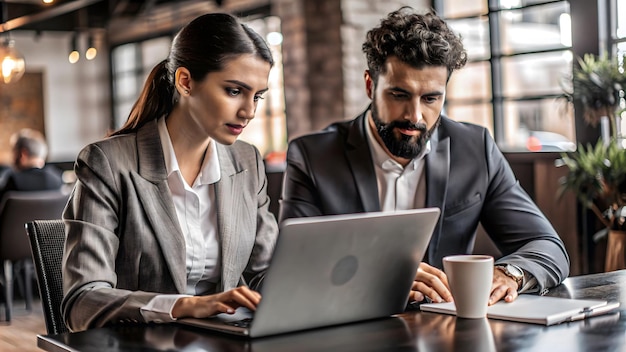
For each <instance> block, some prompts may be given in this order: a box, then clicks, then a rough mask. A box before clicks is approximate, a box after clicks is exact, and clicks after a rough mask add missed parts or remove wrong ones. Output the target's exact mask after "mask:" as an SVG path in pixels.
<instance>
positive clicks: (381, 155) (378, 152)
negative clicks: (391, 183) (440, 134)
mask: <svg viewBox="0 0 626 352" xmlns="http://www.w3.org/2000/svg"><path fill="white" fill-rule="evenodd" d="M371 115H372V112H371V110H368V112H367V116H366V118H365V119H363V120H364V121H365V132H366V135H367V142H368V144H369V146H370V150H371V151H372V160H373V161H374V165H378V166H380V167H381V168H383V169H385V170H388V169H390V168H398V167H400V168H401V169H404V167H402V165H400V163H398V162H397V161H395V160H393V159H392V158H391V157H390V156H389V154H387V152H385V150H384V149H383V147H382V146H381V145H380V144H378V141H377V140H376V137H374V133H373V132H372V129H371V127H370V124H369V119H371V118H372V117H371ZM428 153H430V140H429V141H427V142H426V147H425V148H424V149H423V150H422V152H421V153H420V154H419V155H418V156H416V157H415V158H413V160H412V161H411V162H410V163H409V164H408V165H407V167H411V168H413V169H416V168H417V166H418V165H419V162H420V161H421V160H422V159H424V157H425V156H426V155H427V154H428Z"/></svg>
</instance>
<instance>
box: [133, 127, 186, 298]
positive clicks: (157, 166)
mask: <svg viewBox="0 0 626 352" xmlns="http://www.w3.org/2000/svg"><path fill="white" fill-rule="evenodd" d="M137 152H138V155H139V156H138V160H139V172H138V173H132V175H131V176H132V179H133V182H135V186H136V188H137V190H138V192H137V195H138V197H139V200H140V201H141V204H142V206H143V207H144V209H145V210H146V211H145V214H146V217H147V218H148V221H149V222H150V224H151V225H152V229H153V230H154V233H155V236H156V237H157V240H158V241H159V244H160V246H161V251H162V252H163V258H164V260H165V261H166V263H167V265H168V267H169V268H170V272H171V274H172V275H171V276H172V278H173V280H174V285H175V287H176V289H177V290H178V292H180V293H184V292H185V291H186V287H187V274H186V263H185V262H186V258H185V251H186V249H185V239H184V236H183V233H182V231H181V229H180V225H179V224H178V218H177V216H176V209H175V207H174V203H173V202H172V197H171V196H170V194H171V193H170V191H169V186H168V184H167V170H166V168H165V159H164V157H163V149H162V147H161V139H160V137H159V132H158V128H157V123H156V121H154V122H149V123H148V124H146V125H145V126H144V127H142V128H140V129H139V131H138V132H137Z"/></svg>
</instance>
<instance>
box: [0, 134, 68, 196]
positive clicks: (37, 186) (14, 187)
mask: <svg viewBox="0 0 626 352" xmlns="http://www.w3.org/2000/svg"><path fill="white" fill-rule="evenodd" d="M11 151H12V153H13V170H11V171H8V172H7V173H6V175H5V177H6V181H5V183H4V187H2V188H0V198H1V197H2V195H3V194H4V193H5V192H7V191H45V190H57V189H61V187H62V186H63V179H62V178H61V170H59V169H58V168H57V167H55V166H52V165H47V164H46V158H47V157H48V145H47V143H46V140H45V138H44V136H43V134H42V133H41V132H39V131H36V130H33V129H30V128H24V129H22V130H20V131H18V132H16V133H15V134H13V135H12V136H11ZM1 172H2V171H0V179H1V178H2V177H3V176H2V174H1ZM0 181H1V180H0ZM1 185H2V184H1V183H0V187H1Z"/></svg>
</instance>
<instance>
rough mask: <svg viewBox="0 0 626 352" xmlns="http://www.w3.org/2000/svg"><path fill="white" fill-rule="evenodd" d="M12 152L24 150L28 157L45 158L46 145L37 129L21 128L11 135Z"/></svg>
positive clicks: (46, 152) (46, 153)
mask: <svg viewBox="0 0 626 352" xmlns="http://www.w3.org/2000/svg"><path fill="white" fill-rule="evenodd" d="M10 143H11V145H12V147H13V152H14V153H20V152H26V153H27V154H28V155H29V156H30V157H36V158H41V159H45V158H46V157H47V156H48V145H47V144H46V140H45V138H44V137H43V134H42V133H41V132H39V131H36V130H33V129H30V128H23V129H21V130H19V131H18V132H16V133H14V134H13V135H12V136H11V141H10Z"/></svg>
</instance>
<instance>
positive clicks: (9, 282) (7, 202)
mask: <svg viewBox="0 0 626 352" xmlns="http://www.w3.org/2000/svg"><path fill="white" fill-rule="evenodd" d="M68 197H69V195H68V194H66V193H64V192H61V191H31V192H26V191H10V192H6V193H5V194H4V196H3V197H2V200H1V201H0V262H2V263H3V265H2V268H1V269H0V271H1V272H2V274H3V276H4V303H5V306H6V309H5V315H6V321H7V322H10V321H11V311H12V307H13V281H14V280H15V279H17V282H18V284H19V288H20V289H21V291H22V293H23V296H24V298H25V301H26V309H27V310H30V309H31V306H32V300H33V290H32V276H31V275H32V271H33V268H32V265H33V264H32V256H31V251H30V245H29V243H28V238H27V236H26V234H25V231H24V226H25V225H26V223H27V222H30V221H33V220H48V219H60V218H61V215H62V213H63V209H64V207H65V205H66V203H67V200H68ZM14 264H15V268H14ZM17 268H19V269H20V270H19V271H18V270H14V269H17ZM20 271H21V274H20ZM14 272H17V274H16V278H14V277H13V275H14Z"/></svg>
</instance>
